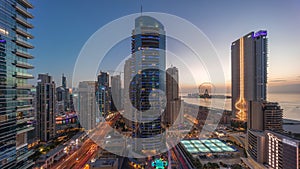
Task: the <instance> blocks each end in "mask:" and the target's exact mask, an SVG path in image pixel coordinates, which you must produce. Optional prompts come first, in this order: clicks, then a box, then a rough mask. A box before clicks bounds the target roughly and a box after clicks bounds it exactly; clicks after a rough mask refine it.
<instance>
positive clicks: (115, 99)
mask: <svg viewBox="0 0 300 169" xmlns="http://www.w3.org/2000/svg"><path fill="white" fill-rule="evenodd" d="M111 105H112V106H111V107H112V108H114V111H118V110H121V109H122V107H123V106H122V103H121V76H120V75H115V76H111Z"/></svg>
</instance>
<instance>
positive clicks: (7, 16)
mask: <svg viewBox="0 0 300 169" xmlns="http://www.w3.org/2000/svg"><path fill="white" fill-rule="evenodd" d="M31 8H33V6H32V4H30V3H29V2H28V1H27V0H0V168H1V169H6V168H31V167H32V166H33V164H34V163H33V161H30V160H28V157H29V156H30V155H32V154H33V151H30V150H28V143H27V133H28V132H29V131H31V130H33V129H34V128H33V127H32V123H31V121H33V120H34V114H33V107H32V99H33V98H32V97H31V96H30V89H31V88H32V86H31V85H29V84H28V83H27V80H28V79H32V78H33V76H32V75H31V74H29V73H27V71H28V70H29V69H33V66H32V65H31V64H29V63H28V60H29V59H32V58H33V56H32V55H31V54H29V53H28V51H29V50H30V49H32V48H34V46H32V45H31V44H30V43H29V42H28V40H29V39H32V38H33V36H32V35H31V34H30V33H29V29H31V28H33V25H32V24H30V23H29V22H28V19H32V18H33V15H32V14H30V13H29V12H28V9H31Z"/></svg>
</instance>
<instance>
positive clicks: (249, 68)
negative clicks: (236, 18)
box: [231, 30, 268, 121]
mask: <svg viewBox="0 0 300 169" xmlns="http://www.w3.org/2000/svg"><path fill="white" fill-rule="evenodd" d="M267 47H268V39H267V31H263V30H261V31H258V32H250V33H248V34H247V35H245V36H243V37H241V38H240V39H238V40H236V41H235V42H233V43H232V45H231V63H232V66H231V67H232V72H231V73H232V74H231V79H232V83H231V84H232V111H233V113H235V115H236V117H237V119H238V120H241V121H246V120H247V107H248V105H249V101H263V100H266V93H267V92H266V88H267V87H266V85H267V54H268V48H267Z"/></svg>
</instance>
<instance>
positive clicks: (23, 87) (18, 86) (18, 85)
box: [15, 84, 34, 89]
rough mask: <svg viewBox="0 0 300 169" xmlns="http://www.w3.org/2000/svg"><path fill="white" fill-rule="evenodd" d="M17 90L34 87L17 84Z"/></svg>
mask: <svg viewBox="0 0 300 169" xmlns="http://www.w3.org/2000/svg"><path fill="white" fill-rule="evenodd" d="M15 88H17V89H32V88H34V86H32V85H30V84H15Z"/></svg>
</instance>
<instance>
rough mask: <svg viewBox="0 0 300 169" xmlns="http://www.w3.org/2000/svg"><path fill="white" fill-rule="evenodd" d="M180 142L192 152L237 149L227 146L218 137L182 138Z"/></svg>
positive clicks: (218, 151) (234, 150) (217, 151)
mask: <svg viewBox="0 0 300 169" xmlns="http://www.w3.org/2000/svg"><path fill="white" fill-rule="evenodd" d="M180 143H181V144H182V145H183V146H184V147H185V149H186V150H187V151H188V152H189V153H192V154H199V153H200V154H201V153H223V152H236V151H237V150H236V149H235V148H234V147H231V146H228V145H227V144H226V143H224V142H223V141H221V140H219V139H200V140H182V141H181V142H180Z"/></svg>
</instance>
